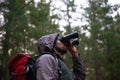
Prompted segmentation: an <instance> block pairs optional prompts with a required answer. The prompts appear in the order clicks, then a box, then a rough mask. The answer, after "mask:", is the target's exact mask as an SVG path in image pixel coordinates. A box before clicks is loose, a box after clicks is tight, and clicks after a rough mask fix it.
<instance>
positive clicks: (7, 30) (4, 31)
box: [0, 0, 59, 80]
mask: <svg viewBox="0 0 120 80" xmlns="http://www.w3.org/2000/svg"><path fill="white" fill-rule="evenodd" d="M0 12H1V13H2V15H3V17H4V22H3V23H4V24H2V25H0V33H1V34H0V35H2V36H3V37H1V39H0V40H1V44H0V47H2V49H1V52H0V73H1V76H0V80H6V79H8V75H7V73H8V71H7V66H8V65H7V64H8V61H9V58H10V57H11V56H13V55H14V54H17V53H19V52H26V53H32V54H35V53H38V52H37V45H36V43H37V40H38V39H39V37H40V36H41V35H44V34H48V33H53V32H58V31H59V30H58V27H57V26H56V25H55V24H54V23H52V22H51V20H52V18H51V17H50V15H49V12H50V2H48V3H46V2H45V1H41V2H39V3H38V5H37V4H36V3H35V2H34V1H33V0H26V1H25V0H17V1H16V0H5V1H3V2H0Z"/></svg>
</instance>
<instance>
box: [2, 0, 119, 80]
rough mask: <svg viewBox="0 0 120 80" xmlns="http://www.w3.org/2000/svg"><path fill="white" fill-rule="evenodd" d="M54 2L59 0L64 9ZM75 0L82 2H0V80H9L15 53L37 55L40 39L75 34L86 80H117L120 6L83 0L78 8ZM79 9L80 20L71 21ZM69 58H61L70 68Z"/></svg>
mask: <svg viewBox="0 0 120 80" xmlns="http://www.w3.org/2000/svg"><path fill="white" fill-rule="evenodd" d="M54 1H61V2H62V4H63V5H64V6H65V9H63V8H61V7H62V6H59V7H57V6H55V4H57V3H54ZM76 1H79V2H80V1H81V0H38V1H37V2H36V0H0V80H10V79H9V72H8V62H9V59H10V58H11V57H13V56H14V55H15V54H17V53H20V52H25V53H29V54H30V55H31V56H35V55H36V54H38V51H37V40H38V39H39V38H40V37H41V36H43V35H46V34H50V33H59V34H60V35H63V36H64V35H67V34H69V33H72V32H76V31H77V32H78V33H79V43H80V44H79V45H78V46H76V47H77V49H78V50H79V53H80V55H81V57H82V60H83V64H84V65H85V69H86V72H85V73H86V80H120V4H117V3H116V4H114V5H111V4H109V3H108V1H109V0H85V1H86V2H87V6H79V5H77V4H76ZM80 9H82V10H84V13H82V16H83V17H82V18H80V17H76V18H74V17H73V14H74V15H77V16H80V15H81V13H80ZM61 20H62V21H61ZM83 20H84V21H85V23H86V24H83V22H82V21H83ZM73 22H77V23H76V24H74V23H73ZM61 28H62V29H61ZM70 57H71V56H70V55H69V54H66V55H64V56H63V58H64V59H65V61H66V63H67V65H68V66H69V68H71V67H72V65H71V59H70Z"/></svg>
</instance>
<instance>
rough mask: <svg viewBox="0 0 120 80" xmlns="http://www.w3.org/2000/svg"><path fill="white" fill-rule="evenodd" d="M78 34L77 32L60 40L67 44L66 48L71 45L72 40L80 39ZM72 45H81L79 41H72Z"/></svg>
mask: <svg viewBox="0 0 120 80" xmlns="http://www.w3.org/2000/svg"><path fill="white" fill-rule="evenodd" d="M78 37H79V36H78V33H77V32H74V33H71V34H68V35H66V36H64V37H62V38H61V39H60V40H61V42H62V43H63V44H65V45H66V46H67V45H69V44H70V40H71V39H75V38H78ZM72 44H73V45H78V44H79V41H78V40H73V41H72Z"/></svg>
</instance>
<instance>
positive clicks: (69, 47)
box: [67, 44, 78, 56]
mask: <svg viewBox="0 0 120 80" xmlns="http://www.w3.org/2000/svg"><path fill="white" fill-rule="evenodd" d="M67 49H68V51H69V52H70V53H71V54H72V56H78V50H77V48H76V47H75V46H73V44H70V45H69V46H67Z"/></svg>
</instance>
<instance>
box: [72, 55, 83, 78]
mask: <svg viewBox="0 0 120 80" xmlns="http://www.w3.org/2000/svg"><path fill="white" fill-rule="evenodd" d="M72 58H73V78H74V80H85V67H84V65H83V64H82V60H81V57H80V56H78V57H75V56H74V57H72Z"/></svg>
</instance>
